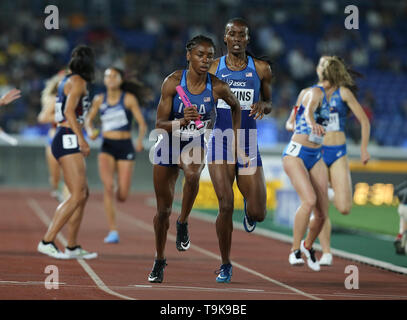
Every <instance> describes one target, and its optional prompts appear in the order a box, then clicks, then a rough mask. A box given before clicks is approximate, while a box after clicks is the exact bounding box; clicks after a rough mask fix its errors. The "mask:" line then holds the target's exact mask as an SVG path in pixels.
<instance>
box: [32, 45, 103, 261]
mask: <svg viewBox="0 0 407 320" xmlns="http://www.w3.org/2000/svg"><path fill="white" fill-rule="evenodd" d="M69 71H70V73H69V74H68V75H66V76H65V77H64V78H63V79H62V81H61V82H60V84H59V86H58V98H57V101H56V103H55V120H56V121H57V122H58V128H57V132H56V134H55V136H54V140H53V141H52V146H51V148H52V153H53V155H54V157H55V158H56V159H57V160H58V162H59V164H60V166H61V168H62V172H63V175H64V180H65V184H66V185H67V187H68V190H69V193H70V196H69V198H68V199H67V200H65V201H64V202H62V203H61V204H60V205H59V206H58V207H57V209H56V212H55V215H54V217H53V219H52V222H51V224H50V226H49V228H48V230H47V232H46V233H45V235H44V237H43V239H42V241H40V243H39V244H38V247H37V249H38V251H39V252H41V253H43V254H46V255H48V256H51V257H53V258H57V259H70V258H83V259H92V258H96V257H97V253H94V252H93V253H91V252H88V251H86V250H84V249H82V248H81V246H79V245H78V243H77V237H78V232H79V227H80V224H81V221H82V217H83V211H84V208H85V205H86V202H87V199H88V196H89V190H88V184H87V180H86V167H85V157H87V156H88V155H89V153H90V148H89V145H88V143H87V142H86V140H85V138H84V135H83V132H82V125H83V122H84V117H85V116H86V112H87V110H88V108H89V97H88V89H87V84H88V82H90V81H92V79H93V75H94V54H93V50H92V49H91V48H89V47H87V46H78V47H76V48H75V49H74V50H73V51H72V58H71V61H70V63H69ZM66 223H68V246H67V247H66V250H65V253H62V252H61V251H59V250H58V248H57V246H56V245H55V242H54V241H55V239H56V237H57V234H58V232H59V231H60V230H61V229H62V228H63V227H64V225H65V224H66Z"/></svg>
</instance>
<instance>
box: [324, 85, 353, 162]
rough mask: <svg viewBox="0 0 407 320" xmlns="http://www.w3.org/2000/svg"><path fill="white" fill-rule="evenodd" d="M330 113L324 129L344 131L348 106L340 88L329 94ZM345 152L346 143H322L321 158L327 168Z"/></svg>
mask: <svg viewBox="0 0 407 320" xmlns="http://www.w3.org/2000/svg"><path fill="white" fill-rule="evenodd" d="M329 106H330V114H329V124H328V126H327V128H326V131H341V132H344V131H345V125H346V119H347V116H348V112H349V107H348V105H347V104H346V102H344V101H343V100H342V97H341V94H340V88H338V89H337V90H336V91H335V92H334V93H333V94H332V96H331V100H330V101H329ZM346 154H347V150H346V144H341V145H336V146H327V145H322V158H323V159H324V162H325V163H326V165H327V166H328V168H329V167H330V166H331V165H332V163H334V162H335V161H336V160H338V159H339V158H341V157H343V156H345V155H346Z"/></svg>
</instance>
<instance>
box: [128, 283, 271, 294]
mask: <svg viewBox="0 0 407 320" xmlns="http://www.w3.org/2000/svg"><path fill="white" fill-rule="evenodd" d="M130 287H136V288H150V289H174V290H190V291H220V292H247V293H258V292H265V290H260V289H245V288H207V287H188V286H166V285H159V286H158V285H157V286H152V285H150V286H147V285H140V284H133V285H130Z"/></svg>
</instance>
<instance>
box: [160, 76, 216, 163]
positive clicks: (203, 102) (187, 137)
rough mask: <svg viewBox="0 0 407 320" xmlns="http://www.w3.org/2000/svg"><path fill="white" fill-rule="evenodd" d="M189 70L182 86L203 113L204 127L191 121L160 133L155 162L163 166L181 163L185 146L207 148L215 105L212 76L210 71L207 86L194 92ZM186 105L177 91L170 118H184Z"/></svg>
mask: <svg viewBox="0 0 407 320" xmlns="http://www.w3.org/2000/svg"><path fill="white" fill-rule="evenodd" d="M186 75H187V70H183V72H182V77H181V81H180V85H181V87H182V88H183V89H184V91H185V93H186V95H187V96H188V98H189V100H190V101H191V103H192V105H194V106H196V108H197V111H198V113H199V114H200V115H201V118H200V120H201V121H202V123H203V124H204V126H203V128H201V129H199V130H198V129H197V128H196V125H195V122H194V121H191V122H190V123H189V124H187V125H186V126H183V127H181V128H179V129H178V130H175V131H172V132H168V134H167V133H164V134H159V136H158V140H157V142H156V144H155V150H154V164H158V165H161V166H169V167H170V166H177V165H178V164H179V163H180V155H181V152H182V151H183V150H184V148H185V147H187V146H188V148H190V147H191V148H192V147H196V146H200V147H201V148H202V149H203V150H205V147H206V143H205V137H204V134H205V130H206V128H208V126H209V124H210V122H211V113H212V112H213V109H214V107H215V101H214V98H213V93H212V81H211V76H210V74H209V73H208V75H207V79H206V87H205V89H204V90H203V91H202V92H201V93H200V94H192V93H190V92H189V91H188V86H187V77H186ZM184 109H185V105H184V103H183V102H182V100H181V97H180V96H179V95H178V93H176V95H175V96H174V98H173V101H172V110H171V114H170V117H169V119H168V120H170V121H171V120H176V119H182V118H184Z"/></svg>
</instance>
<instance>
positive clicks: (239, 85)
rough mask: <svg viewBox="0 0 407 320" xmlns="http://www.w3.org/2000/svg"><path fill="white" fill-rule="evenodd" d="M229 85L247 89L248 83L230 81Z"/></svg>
mask: <svg viewBox="0 0 407 320" xmlns="http://www.w3.org/2000/svg"><path fill="white" fill-rule="evenodd" d="M228 85H229V86H234V87H246V82H245V81H234V80H229V81H228Z"/></svg>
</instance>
